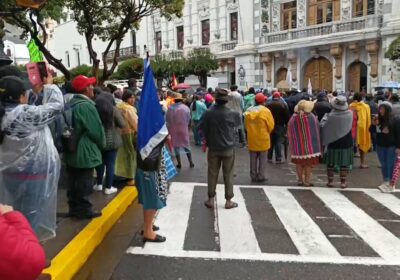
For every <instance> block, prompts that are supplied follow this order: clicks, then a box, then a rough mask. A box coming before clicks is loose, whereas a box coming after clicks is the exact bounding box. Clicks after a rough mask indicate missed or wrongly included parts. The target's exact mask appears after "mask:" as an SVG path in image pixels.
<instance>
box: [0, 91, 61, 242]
mask: <svg viewBox="0 0 400 280" xmlns="http://www.w3.org/2000/svg"><path fill="white" fill-rule="evenodd" d="M5 105H6V115H5V116H4V117H3V121H2V123H1V126H2V129H3V130H4V131H5V132H6V136H5V138H4V141H3V143H2V144H0V203H5V204H9V205H12V206H13V207H14V209H15V210H18V211H21V212H22V213H23V214H24V215H25V217H26V218H27V219H28V220H29V222H30V224H31V225H32V227H33V229H34V230H35V232H36V234H37V236H38V238H39V239H40V240H41V241H43V240H47V239H50V238H52V237H54V236H55V229H56V210H57V209H56V207H57V185H58V179H59V176H60V167H61V164H60V158H59V155H58V152H57V150H56V148H55V146H54V142H53V138H52V135H51V132H50V129H49V127H48V125H49V124H50V123H51V122H53V121H54V120H55V119H56V117H57V116H58V115H59V114H60V113H61V111H62V110H63V107H64V101H63V96H62V93H61V91H60V89H59V88H58V87H57V86H55V85H45V87H44V92H43V105H40V106H33V105H26V104H13V105H10V104H8V105H7V104H5Z"/></svg>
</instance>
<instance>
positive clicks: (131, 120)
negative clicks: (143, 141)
mask: <svg viewBox="0 0 400 280" xmlns="http://www.w3.org/2000/svg"><path fill="white" fill-rule="evenodd" d="M117 108H118V110H119V111H120V112H121V115H122V117H123V118H124V120H125V124H126V125H125V127H124V128H122V129H121V135H125V134H131V133H135V132H137V125H138V116H137V114H136V109H135V107H133V106H132V105H130V104H128V103H126V102H121V103H119V104H118V105H117Z"/></svg>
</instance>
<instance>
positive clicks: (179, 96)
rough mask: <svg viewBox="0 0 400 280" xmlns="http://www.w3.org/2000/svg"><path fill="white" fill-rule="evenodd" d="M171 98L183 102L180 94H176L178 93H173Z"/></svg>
mask: <svg viewBox="0 0 400 280" xmlns="http://www.w3.org/2000/svg"><path fill="white" fill-rule="evenodd" d="M172 97H173V98H174V99H175V100H183V96H182V94H181V93H178V92H174V94H173V95H172Z"/></svg>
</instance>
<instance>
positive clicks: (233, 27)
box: [230, 12, 238, 41]
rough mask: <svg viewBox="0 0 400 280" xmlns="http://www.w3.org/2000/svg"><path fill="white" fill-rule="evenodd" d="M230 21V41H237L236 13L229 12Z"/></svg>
mask: <svg viewBox="0 0 400 280" xmlns="http://www.w3.org/2000/svg"><path fill="white" fill-rule="evenodd" d="M230 23H231V41H237V39H238V13H237V12H235V13H231V15H230Z"/></svg>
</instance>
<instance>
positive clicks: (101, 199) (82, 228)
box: [39, 174, 137, 280]
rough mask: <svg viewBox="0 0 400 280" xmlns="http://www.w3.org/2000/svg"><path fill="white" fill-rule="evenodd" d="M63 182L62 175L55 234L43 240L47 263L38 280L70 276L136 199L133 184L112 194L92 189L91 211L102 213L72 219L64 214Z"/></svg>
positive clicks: (65, 199)
mask: <svg viewBox="0 0 400 280" xmlns="http://www.w3.org/2000/svg"><path fill="white" fill-rule="evenodd" d="M65 182H66V180H65V176H63V174H62V175H61V178H60V184H59V189H58V205H57V229H56V237H55V238H53V239H51V240H48V241H46V242H44V243H43V247H44V249H45V252H46V258H47V259H48V260H51V265H50V267H49V268H47V269H46V270H45V271H43V274H42V276H41V277H39V279H40V280H43V279H53V280H54V279H62V280H66V279H70V278H71V277H72V276H73V275H74V274H75V273H76V272H77V271H79V269H80V268H81V266H82V265H83V264H84V263H85V261H86V260H87V258H88V257H89V256H90V254H91V253H92V252H93V251H94V250H95V248H96V247H97V246H98V244H99V243H101V241H102V240H103V239H104V237H105V236H106V235H107V233H108V231H109V230H110V229H111V228H112V227H113V225H114V224H115V223H116V222H117V221H118V220H119V218H120V217H121V215H122V214H123V213H124V212H125V210H126V208H127V207H128V206H129V205H130V204H132V202H134V201H135V200H136V198H137V191H136V188H135V187H125V188H123V189H121V190H120V191H119V192H118V193H116V194H113V195H104V194H103V193H102V192H93V194H92V195H91V196H90V201H91V202H92V204H93V208H94V210H96V211H101V212H102V216H101V217H99V218H96V219H93V220H78V219H73V218H69V217H68V215H67V214H68V204H67V194H66V193H67V190H66V185H65ZM50 275H51V276H50Z"/></svg>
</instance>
